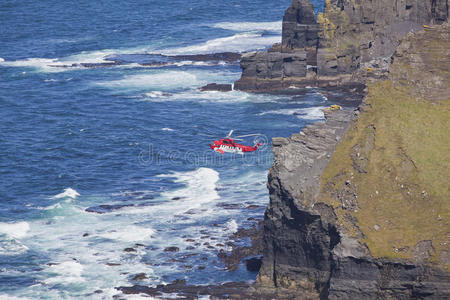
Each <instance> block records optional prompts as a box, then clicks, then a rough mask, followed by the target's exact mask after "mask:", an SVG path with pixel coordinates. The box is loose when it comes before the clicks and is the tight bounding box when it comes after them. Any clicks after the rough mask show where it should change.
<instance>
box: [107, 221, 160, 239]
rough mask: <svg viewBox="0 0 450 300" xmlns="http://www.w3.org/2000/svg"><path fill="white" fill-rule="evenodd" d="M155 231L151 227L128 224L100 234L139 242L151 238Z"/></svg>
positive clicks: (108, 237) (110, 237)
mask: <svg viewBox="0 0 450 300" xmlns="http://www.w3.org/2000/svg"><path fill="white" fill-rule="evenodd" d="M154 233H155V232H154V230H153V229H151V228H146V227H141V226H135V225H128V226H124V227H121V228H120V229H119V228H118V229H116V230H111V231H108V232H104V233H101V234H98V236H100V237H103V238H107V239H112V240H121V241H124V242H137V241H145V240H149V239H150V238H151V236H152V235H153V234H154Z"/></svg>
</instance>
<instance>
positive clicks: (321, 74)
mask: <svg viewBox="0 0 450 300" xmlns="http://www.w3.org/2000/svg"><path fill="white" fill-rule="evenodd" d="M448 15H449V5H448V0H399V1H391V0H383V1H354V0H327V1H326V3H325V9H324V12H323V13H321V14H319V16H318V17H317V20H316V18H315V15H314V10H313V7H312V5H311V4H310V2H309V0H293V2H292V5H291V6H290V7H289V8H288V9H287V11H286V13H285V15H284V18H283V33H282V42H281V45H279V44H275V45H274V46H273V47H272V48H271V49H269V50H268V51H267V52H252V53H248V54H244V55H243V56H242V59H241V68H242V77H241V79H239V80H238V81H237V82H236V83H235V88H236V89H240V90H245V91H274V90H282V89H286V88H288V87H290V86H292V85H294V86H297V87H302V86H303V87H304V86H319V87H326V86H337V85H340V86H345V85H347V84H352V85H355V84H364V83H365V81H366V80H367V79H368V78H369V79H370V78H375V79H379V78H383V77H385V76H386V74H387V72H388V68H389V65H390V64H391V61H390V59H391V56H392V54H393V53H394V51H395V49H396V48H397V46H398V45H399V41H400V40H401V39H402V38H403V37H404V36H405V35H406V34H407V33H408V32H411V31H416V30H419V29H422V28H423V26H424V25H432V24H441V23H443V22H445V21H446V20H447V19H448Z"/></svg>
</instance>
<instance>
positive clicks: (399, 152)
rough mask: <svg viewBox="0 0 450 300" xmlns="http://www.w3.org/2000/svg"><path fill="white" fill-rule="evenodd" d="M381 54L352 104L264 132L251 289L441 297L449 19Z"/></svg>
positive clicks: (448, 263)
mask: <svg viewBox="0 0 450 300" xmlns="http://www.w3.org/2000/svg"><path fill="white" fill-rule="evenodd" d="M338 2H339V3H341V4H342V3H343V5H344V9H343V11H345V3H353V1H338ZM365 2H370V3H372V1H362V3H365ZM400 2H402V1H400ZM403 2H404V1H403ZM406 2H408V1H406ZM409 2H411V3H412V2H413V1H409ZM409 2H408V3H409ZM327 3H330V1H328V2H327ZM433 3H434V4H436V3H437V2H436V1H433ZM374 5H375V4H374ZM410 9H412V8H410ZM417 13H419V12H417ZM387 54H388V53H387ZM383 55H384V54H383ZM389 61H392V64H390V65H389V68H388V73H386V74H385V75H384V77H382V78H378V79H377V80H375V79H373V82H371V83H369V84H368V93H367V96H366V98H365V99H364V102H363V104H362V105H361V107H360V108H359V109H358V110H356V111H346V110H341V111H332V112H328V113H327V114H326V122H325V123H318V124H315V125H312V126H308V127H307V128H305V130H304V131H303V132H301V133H300V134H294V135H293V136H291V137H290V138H276V139H274V140H273V152H274V164H273V166H272V168H271V170H270V172H269V181H268V188H269V191H270V204H269V206H268V208H267V210H266V213H265V220H264V237H263V238H264V241H263V243H264V253H263V265H262V269H261V270H260V273H259V276H258V280H257V286H258V287H259V289H260V290H261V291H264V290H273V289H275V290H276V289H288V290H295V291H297V295H298V298H299V299H305V298H308V299H309V298H311V299H314V298H321V299H363V298H365V299H378V298H383V299H412V298H413V299H423V298H429V299H445V298H449V297H450V273H449V271H450V223H449V222H450V219H449V218H450V213H449V212H450V201H449V190H448V188H449V185H448V178H450V171H449V170H450V160H449V155H448V153H450V139H449V136H448V132H450V123H449V111H450V89H449V85H450V25H449V23H444V24H443V25H430V26H425V28H424V27H423V26H422V29H421V30H417V31H415V32H410V33H407V34H406V35H405V36H404V37H403V39H402V40H401V41H399V46H398V47H396V50H395V52H394V53H393V54H392V55H391V57H390V58H389Z"/></svg>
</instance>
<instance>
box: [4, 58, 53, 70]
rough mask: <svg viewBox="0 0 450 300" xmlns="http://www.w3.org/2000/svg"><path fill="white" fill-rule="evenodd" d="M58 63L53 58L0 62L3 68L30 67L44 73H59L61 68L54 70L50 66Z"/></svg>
mask: <svg viewBox="0 0 450 300" xmlns="http://www.w3.org/2000/svg"><path fill="white" fill-rule="evenodd" d="M55 63H57V59H52V58H26V59H21V60H15V61H3V62H0V65H2V66H8V67H30V68H35V69H38V70H40V71H43V72H58V71H60V70H58V69H60V68H53V67H50V65H52V64H55Z"/></svg>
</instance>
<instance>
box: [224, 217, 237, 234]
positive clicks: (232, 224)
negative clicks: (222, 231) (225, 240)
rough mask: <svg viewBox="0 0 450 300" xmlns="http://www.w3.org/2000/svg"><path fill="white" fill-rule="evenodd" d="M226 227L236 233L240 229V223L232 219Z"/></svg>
mask: <svg viewBox="0 0 450 300" xmlns="http://www.w3.org/2000/svg"><path fill="white" fill-rule="evenodd" d="M226 227H227V229H228V231H230V232H231V233H234V232H236V231H237V230H238V224H237V223H236V221H235V220H234V219H233V220H230V221H228V222H227V224H226Z"/></svg>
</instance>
